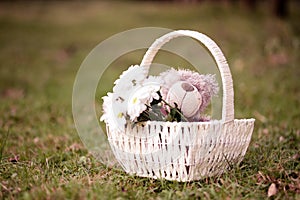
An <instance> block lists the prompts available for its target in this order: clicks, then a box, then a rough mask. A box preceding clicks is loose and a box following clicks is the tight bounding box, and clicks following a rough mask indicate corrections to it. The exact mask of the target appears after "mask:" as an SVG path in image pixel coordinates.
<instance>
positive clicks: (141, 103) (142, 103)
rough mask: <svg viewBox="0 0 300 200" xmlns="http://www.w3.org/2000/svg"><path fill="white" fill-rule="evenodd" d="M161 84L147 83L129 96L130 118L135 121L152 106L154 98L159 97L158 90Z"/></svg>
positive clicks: (128, 110)
mask: <svg viewBox="0 0 300 200" xmlns="http://www.w3.org/2000/svg"><path fill="white" fill-rule="evenodd" d="M159 89H160V85H159V84H158V83H156V84H155V83H153V84H147V85H145V86H142V87H140V88H138V89H137V90H136V91H135V92H134V93H133V94H132V95H131V97H130V98H129V101H128V109H127V114H128V115H129V117H130V120H132V121H135V120H136V119H137V118H138V117H139V116H140V114H141V113H142V112H144V111H145V110H146V109H147V106H150V103H151V102H152V101H153V99H159V95H158V94H157V91H159Z"/></svg>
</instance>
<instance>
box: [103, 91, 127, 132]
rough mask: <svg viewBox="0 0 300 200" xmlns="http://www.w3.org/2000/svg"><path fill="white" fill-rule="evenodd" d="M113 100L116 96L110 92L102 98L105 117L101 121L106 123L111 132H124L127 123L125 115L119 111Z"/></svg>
mask: <svg viewBox="0 0 300 200" xmlns="http://www.w3.org/2000/svg"><path fill="white" fill-rule="evenodd" d="M113 98H114V94H113V93H110V92H109V93H107V96H104V97H102V99H103V115H102V116H101V118H100V121H104V122H105V123H106V124H107V125H108V126H109V127H110V129H111V130H114V131H123V130H124V127H125V123H126V119H125V117H124V115H125V114H124V112H121V111H120V110H121V109H118V103H117V104H116V103H115V102H114V99H113ZM119 111H120V112H119Z"/></svg>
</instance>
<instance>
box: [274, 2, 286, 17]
mask: <svg viewBox="0 0 300 200" xmlns="http://www.w3.org/2000/svg"><path fill="white" fill-rule="evenodd" d="M273 2H274V8H273V9H274V14H275V15H276V16H277V17H280V18H286V17H288V15H289V13H288V0H273Z"/></svg>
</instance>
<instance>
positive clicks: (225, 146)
mask: <svg viewBox="0 0 300 200" xmlns="http://www.w3.org/2000/svg"><path fill="white" fill-rule="evenodd" d="M253 123H254V120H253V119H250V120H246V119H242V120H234V122H230V123H226V124H224V123H222V122H221V121H214V122H213V123H211V122H192V123H184V122H179V123H169V122H153V121H149V122H147V123H146V124H145V125H144V126H136V127H135V128H133V129H131V128H130V129H127V130H126V131H130V132H129V133H128V134H123V135H121V136H120V135H116V134H109V135H108V138H109V142H110V144H111V147H112V150H113V152H114V154H115V156H116V158H117V160H118V161H119V162H120V164H121V165H122V167H123V168H124V170H125V171H126V172H128V173H131V174H136V175H138V176H143V177H153V178H165V179H168V180H177V181H191V180H198V179H201V178H204V177H208V176H213V175H218V174H221V173H222V172H223V171H224V170H226V169H227V168H228V167H229V166H230V165H233V164H235V163H238V162H240V161H241V160H242V158H243V157H244V155H245V153H246V150H247V147H248V145H249V142H250V139H251V134H252V131H253ZM154 132H155V133H156V134H153V133H154ZM108 133H110V132H109V131H108ZM191 141H192V142H191Z"/></svg>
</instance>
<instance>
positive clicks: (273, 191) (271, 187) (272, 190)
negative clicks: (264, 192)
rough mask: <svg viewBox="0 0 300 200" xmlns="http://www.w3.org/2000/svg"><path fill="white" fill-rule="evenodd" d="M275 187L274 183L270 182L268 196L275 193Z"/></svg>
mask: <svg viewBox="0 0 300 200" xmlns="http://www.w3.org/2000/svg"><path fill="white" fill-rule="evenodd" d="M277 191H278V190H277V187H276V184H275V183H272V184H271V185H270V187H269V189H268V197H271V196H274V195H275V194H276V193H277Z"/></svg>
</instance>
